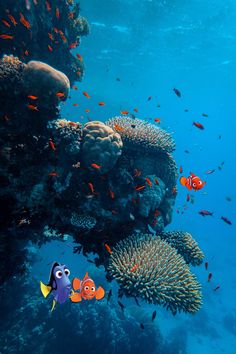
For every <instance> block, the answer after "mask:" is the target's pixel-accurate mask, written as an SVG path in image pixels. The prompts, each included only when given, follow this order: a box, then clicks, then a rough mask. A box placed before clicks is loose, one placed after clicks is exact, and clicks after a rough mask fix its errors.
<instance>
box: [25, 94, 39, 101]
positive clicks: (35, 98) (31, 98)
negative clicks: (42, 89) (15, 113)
mask: <svg viewBox="0 0 236 354" xmlns="http://www.w3.org/2000/svg"><path fill="white" fill-rule="evenodd" d="M27 97H28V98H29V99H30V100H33V101H34V100H37V99H38V97H37V96H33V95H29V96H27Z"/></svg>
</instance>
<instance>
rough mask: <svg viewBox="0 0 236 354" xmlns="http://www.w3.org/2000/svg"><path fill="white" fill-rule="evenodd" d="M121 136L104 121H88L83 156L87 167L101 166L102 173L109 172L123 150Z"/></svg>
mask: <svg viewBox="0 0 236 354" xmlns="http://www.w3.org/2000/svg"><path fill="white" fill-rule="evenodd" d="M122 147H123V143H122V140H121V137H120V135H119V134H118V133H116V132H115V131H114V130H113V129H111V128H109V127H108V126H107V125H105V124H104V123H102V122H97V121H92V122H88V123H86V124H85V125H84V127H83V146H82V154H83V155H82V157H83V163H84V165H85V166H86V167H88V168H90V169H92V168H93V167H92V166H91V165H92V164H97V165H98V166H99V171H101V173H107V172H108V171H110V170H111V169H112V168H113V167H114V166H115V164H116V162H117V159H118V158H119V157H120V155H121V152H122Z"/></svg>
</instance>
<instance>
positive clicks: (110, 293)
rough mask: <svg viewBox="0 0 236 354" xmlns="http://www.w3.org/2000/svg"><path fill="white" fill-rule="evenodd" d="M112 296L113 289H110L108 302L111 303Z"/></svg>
mask: <svg viewBox="0 0 236 354" xmlns="http://www.w3.org/2000/svg"><path fill="white" fill-rule="evenodd" d="M111 297H112V290H111V289H110V291H109V293H108V296H107V304H108V303H109V301H110V299H111Z"/></svg>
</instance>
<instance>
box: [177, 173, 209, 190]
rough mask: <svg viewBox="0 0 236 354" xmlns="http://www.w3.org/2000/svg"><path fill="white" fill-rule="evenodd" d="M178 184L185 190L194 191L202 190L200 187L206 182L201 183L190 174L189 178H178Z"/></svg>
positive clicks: (196, 177)
mask: <svg viewBox="0 0 236 354" xmlns="http://www.w3.org/2000/svg"><path fill="white" fill-rule="evenodd" d="M180 183H181V184H182V186H184V187H186V188H187V189H189V190H191V189H194V190H195V191H197V190H199V189H202V187H203V186H204V185H205V184H206V182H203V181H202V180H201V179H200V178H199V177H198V176H196V175H194V174H193V173H192V172H190V176H189V177H188V178H186V177H183V176H182V177H180Z"/></svg>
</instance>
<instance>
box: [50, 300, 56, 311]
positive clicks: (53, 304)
mask: <svg viewBox="0 0 236 354" xmlns="http://www.w3.org/2000/svg"><path fill="white" fill-rule="evenodd" d="M56 303H57V302H56V300H55V299H53V301H52V308H51V312H52V311H53V310H54V309H55V306H56Z"/></svg>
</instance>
